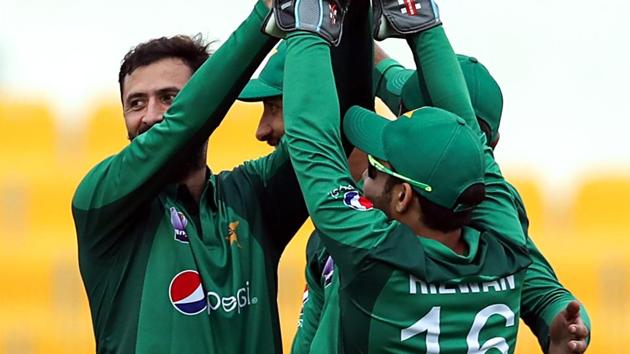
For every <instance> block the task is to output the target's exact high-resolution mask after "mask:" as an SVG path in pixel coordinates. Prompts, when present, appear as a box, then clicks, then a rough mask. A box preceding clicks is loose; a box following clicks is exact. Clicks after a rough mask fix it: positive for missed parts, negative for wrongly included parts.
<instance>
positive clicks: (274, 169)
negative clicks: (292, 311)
mask: <svg viewBox="0 0 630 354" xmlns="http://www.w3.org/2000/svg"><path fill="white" fill-rule="evenodd" d="M244 171H245V172H246V175H248V176H249V177H250V178H251V177H254V178H257V179H258V180H259V181H260V182H259V183H258V184H255V185H256V186H257V189H258V193H260V194H261V200H262V203H263V205H264V207H263V208H261V210H260V214H261V215H262V218H263V220H264V223H265V224H266V225H267V227H268V228H269V231H270V232H269V234H270V235H272V237H273V239H271V240H269V241H270V242H271V244H272V245H273V249H274V250H275V255H274V256H275V258H277V259H278V260H279V259H280V256H281V255H282V251H283V250H284V248H285V247H286V245H287V244H288V243H289V241H291V239H292V238H293V236H294V235H295V234H296V233H297V231H298V230H299V228H300V227H301V226H302V224H304V221H306V218H307V217H308V212H307V211H306V205H305V204H304V198H303V197H302V193H301V191H300V187H299V185H298V182H297V179H296V178H295V172H294V171H293V166H292V165H291V160H290V159H289V155H288V151H287V146H286V142H285V139H284V138H283V139H282V140H281V141H280V144H278V146H277V147H276V149H275V151H274V152H273V153H271V154H269V155H267V156H265V157H263V158H260V159H258V160H254V161H251V162H248V163H246V164H245V165H244Z"/></svg>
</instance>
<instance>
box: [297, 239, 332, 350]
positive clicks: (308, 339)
mask: <svg viewBox="0 0 630 354" xmlns="http://www.w3.org/2000/svg"><path fill="white" fill-rule="evenodd" d="M322 252H323V249H322V245H321V242H320V239H319V235H318V231H317V230H315V231H313V233H312V234H311V236H310V237H309V239H308V243H307V244H306V269H305V272H304V273H305V274H304V275H305V277H306V289H305V296H304V297H305V298H303V299H302V301H303V302H302V311H301V313H300V320H299V324H298V328H297V331H296V332H295V337H294V338H293V345H292V347H291V353H292V354H308V353H309V352H310V347H311V343H312V342H313V338H314V337H315V333H316V332H317V329H318V327H319V324H320V318H321V314H322V309H323V307H324V298H325V296H324V285H323V284H322V281H321V275H322V270H323V267H324V264H323V263H322V259H321V258H322V257H321V255H322ZM323 261H324V262H325V260H323Z"/></svg>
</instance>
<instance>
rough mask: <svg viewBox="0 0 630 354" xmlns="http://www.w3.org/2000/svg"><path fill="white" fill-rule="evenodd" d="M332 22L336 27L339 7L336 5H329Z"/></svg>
mask: <svg viewBox="0 0 630 354" xmlns="http://www.w3.org/2000/svg"><path fill="white" fill-rule="evenodd" d="M328 10H329V16H330V22H331V23H332V24H333V25H335V24H337V5H336V4H332V3H331V4H328Z"/></svg>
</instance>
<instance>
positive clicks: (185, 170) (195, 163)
mask: <svg viewBox="0 0 630 354" xmlns="http://www.w3.org/2000/svg"><path fill="white" fill-rule="evenodd" d="M207 151H208V140H206V141H204V142H203V143H202V144H201V145H198V146H196V147H194V148H193V149H192V150H191V152H190V153H189V154H188V155H186V156H185V157H184V158H182V159H180V160H179V161H178V162H176V163H173V165H172V166H171V168H173V170H174V171H176V172H175V174H174V175H173V177H172V182H179V181H182V180H183V179H185V178H186V177H188V176H190V175H191V174H193V173H195V172H197V171H199V170H201V169H205V168H206V165H207V163H206V156H207Z"/></svg>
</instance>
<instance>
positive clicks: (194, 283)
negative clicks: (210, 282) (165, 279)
mask: <svg viewBox="0 0 630 354" xmlns="http://www.w3.org/2000/svg"><path fill="white" fill-rule="evenodd" d="M168 294H169V297H170V300H171V303H172V304H173V306H174V307H175V309H176V310H177V311H179V312H181V313H183V314H184V315H188V316H192V315H196V314H198V313H201V312H202V311H204V310H205V309H206V308H207V307H208V301H207V300H206V293H205V292H204V291H203V286H202V284H201V277H199V273H197V272H196V271H194V270H185V271H183V272H180V273H179V274H177V275H176V276H175V277H174V278H173V280H171V285H170V286H169V287H168Z"/></svg>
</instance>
